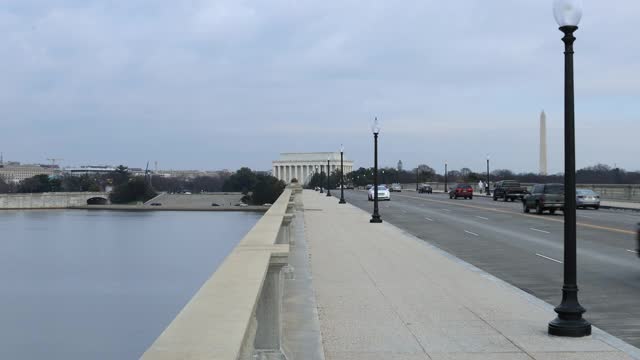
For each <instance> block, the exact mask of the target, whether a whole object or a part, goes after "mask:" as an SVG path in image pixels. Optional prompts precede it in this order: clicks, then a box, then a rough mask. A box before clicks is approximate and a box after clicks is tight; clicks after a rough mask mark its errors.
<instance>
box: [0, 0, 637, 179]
mask: <svg viewBox="0 0 640 360" xmlns="http://www.w3.org/2000/svg"><path fill="white" fill-rule="evenodd" d="M639 13H640V4H637V3H636V2H634V1H631V0H619V1H617V2H615V4H611V3H607V2H601V1H596V0H585V16H584V18H583V22H582V24H581V29H580V30H579V31H578V33H577V34H576V35H577V37H578V42H577V43H576V96H577V109H576V110H577V119H578V122H577V135H578V165H588V164H592V163H594V162H606V163H610V164H612V163H614V162H615V163H617V164H618V165H621V166H624V167H627V168H629V169H637V168H638V166H637V165H636V163H637V162H636V159H635V155H634V153H635V151H630V149H632V146H633V144H634V140H635V136H634V134H637V133H638V130H639V129H638V128H639V125H638V121H637V120H639V119H638V113H639V111H638V110H640V109H639V107H640V105H639V104H638V102H637V99H638V96H640V81H638V80H640V79H639V78H638V77H639V75H638V74H640V72H639V71H638V70H640V69H639V65H638V64H639V62H638V59H639V58H640V52H638V50H637V49H635V48H634V47H633V46H631V45H632V42H631V40H630V39H633V38H634V35H635V34H636V32H637V30H636V26H634V25H635V22H636V21H635V20H636V19H637V17H638V14H639ZM0 31H1V32H2V33H3V35H4V37H5V41H3V42H0V56H1V59H2V60H0V61H2V66H1V67H0V69H1V70H0V75H1V78H2V79H3V81H2V82H1V83H0V84H1V85H0V119H2V130H3V131H2V137H1V138H2V141H1V142H0V143H1V144H2V145H0V150H1V151H4V152H5V153H8V154H9V157H10V158H15V159H21V160H25V161H26V160H28V161H44V159H45V158H46V157H51V156H56V157H63V158H65V159H67V163H70V164H85V163H113V164H116V163H121V162H122V163H128V164H131V165H138V166H140V165H142V164H144V163H145V162H146V160H152V161H153V160H157V161H158V162H159V163H160V165H161V166H164V167H174V168H194V167H199V168H237V167H238V166H241V165H248V166H251V167H254V168H262V169H267V168H269V167H270V161H271V160H272V159H273V158H275V157H277V155H278V153H279V152H285V151H328V150H332V149H337V148H338V147H339V146H340V143H344V144H345V146H346V147H347V151H348V155H349V157H351V158H353V159H354V160H355V161H356V163H357V165H362V166H369V165H370V164H371V155H370V150H371V149H370V148H371V139H370V132H369V124H370V121H371V119H372V118H373V116H376V115H377V116H379V117H380V118H381V120H382V124H383V132H382V135H381V146H382V148H383V150H384V152H383V154H382V161H383V163H384V164H385V165H394V164H395V163H396V162H397V160H399V159H402V160H403V162H404V163H405V165H406V166H408V167H411V166H415V164H417V163H427V164H431V165H432V166H434V167H436V166H439V165H438V164H441V163H443V162H444V160H445V159H446V160H448V161H449V162H450V163H451V164H452V166H453V167H454V168H455V167H463V166H467V167H471V168H475V169H482V166H483V159H484V157H485V154H486V153H491V154H492V158H493V159H494V160H493V161H494V164H495V165H494V166H496V167H501V168H512V169H515V170H535V169H536V159H537V148H536V146H537V138H536V134H537V131H536V126H537V117H538V114H539V112H540V110H542V109H545V110H546V111H547V113H548V115H549V132H550V134H549V136H550V147H551V148H550V151H549V153H550V162H551V170H552V171H561V170H562V126H563V125H562V70H563V66H562V56H563V55H562V50H563V49H562V43H561V41H560V38H561V33H560V32H559V31H558V30H557V25H556V24H555V22H554V20H553V16H552V14H551V1H534V0H519V1H504V0H499V1H491V2H488V1H480V0H466V1H461V2H442V1H430V0H411V1H404V2H401V3H398V2H390V1H360V0H359V1H356V0H346V1H293V0H271V1H267V0H263V1H260V0H257V1H241V0H219V1H213V0H210V1H207V0H191V1H179V2H178V1H169V0H155V1H151V0H137V1H97V0H92V1H79V0H77V1H72V0H67V1H63V0H57V1H51V0H9V1H5V4H4V5H2V6H1V7H0Z"/></svg>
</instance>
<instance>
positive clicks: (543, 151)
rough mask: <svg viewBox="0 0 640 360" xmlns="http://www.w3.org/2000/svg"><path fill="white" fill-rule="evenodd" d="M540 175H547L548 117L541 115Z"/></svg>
mask: <svg viewBox="0 0 640 360" xmlns="http://www.w3.org/2000/svg"><path fill="white" fill-rule="evenodd" d="M540 175H547V115H546V114H545V113H544V111H542V114H540Z"/></svg>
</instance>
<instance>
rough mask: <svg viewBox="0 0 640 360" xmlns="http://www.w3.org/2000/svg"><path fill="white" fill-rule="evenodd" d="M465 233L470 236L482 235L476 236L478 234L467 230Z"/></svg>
mask: <svg viewBox="0 0 640 360" xmlns="http://www.w3.org/2000/svg"><path fill="white" fill-rule="evenodd" d="M464 232H466V233H467V234H469V235H473V236H480V235H478V234H476V233H474V232H471V231H467V230H465V231H464Z"/></svg>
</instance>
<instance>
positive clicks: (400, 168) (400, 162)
mask: <svg viewBox="0 0 640 360" xmlns="http://www.w3.org/2000/svg"><path fill="white" fill-rule="evenodd" d="M401 171H402V160H398V172H401Z"/></svg>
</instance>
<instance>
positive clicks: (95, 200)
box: [87, 196, 109, 205]
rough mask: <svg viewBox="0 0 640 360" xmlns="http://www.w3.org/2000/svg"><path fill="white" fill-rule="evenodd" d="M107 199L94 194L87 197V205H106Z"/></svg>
mask: <svg viewBox="0 0 640 360" xmlns="http://www.w3.org/2000/svg"><path fill="white" fill-rule="evenodd" d="M108 204H109V199H107V198H106V197H103V196H94V197H92V198H89V199H87V205H108Z"/></svg>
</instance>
